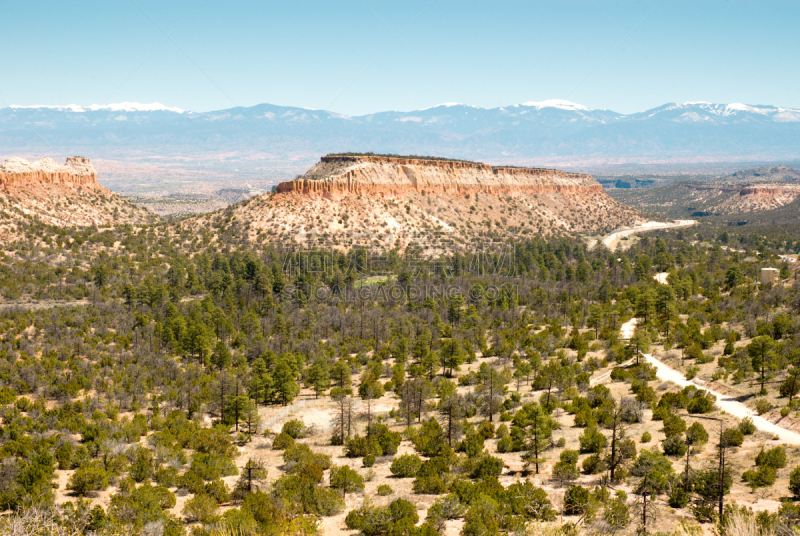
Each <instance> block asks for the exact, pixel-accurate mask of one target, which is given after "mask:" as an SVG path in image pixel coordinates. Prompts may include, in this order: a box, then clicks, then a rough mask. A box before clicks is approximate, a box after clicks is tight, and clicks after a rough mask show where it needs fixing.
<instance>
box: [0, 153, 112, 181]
mask: <svg viewBox="0 0 800 536" xmlns="http://www.w3.org/2000/svg"><path fill="white" fill-rule="evenodd" d="M35 184H43V185H47V184H59V185H63V186H70V187H73V188H77V187H82V188H96V187H98V186H99V184H98V182H97V172H96V171H95V169H94V166H92V163H91V162H90V161H89V159H88V158H83V157H81V156H73V157H70V158H67V162H66V163H65V164H64V165H61V164H56V163H55V162H54V161H53V160H52V159H50V158H42V159H41V160H37V161H36V162H32V163H31V162H28V161H27V160H23V159H22V158H9V159H8V160H6V161H5V162H3V163H2V164H0V187H3V188H13V187H14V186H25V185H35Z"/></svg>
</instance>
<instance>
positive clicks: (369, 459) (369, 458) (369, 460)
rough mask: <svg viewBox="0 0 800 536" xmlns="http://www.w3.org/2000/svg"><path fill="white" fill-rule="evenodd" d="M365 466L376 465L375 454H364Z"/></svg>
mask: <svg viewBox="0 0 800 536" xmlns="http://www.w3.org/2000/svg"><path fill="white" fill-rule="evenodd" d="M363 463H364V467H372V466H373V465H375V455H374V454H367V455H366V456H364V461H363Z"/></svg>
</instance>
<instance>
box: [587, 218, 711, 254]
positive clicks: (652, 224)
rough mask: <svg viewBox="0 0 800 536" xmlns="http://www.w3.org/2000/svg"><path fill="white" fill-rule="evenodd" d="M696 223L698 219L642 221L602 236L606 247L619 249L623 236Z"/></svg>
mask: <svg viewBox="0 0 800 536" xmlns="http://www.w3.org/2000/svg"><path fill="white" fill-rule="evenodd" d="M695 223H697V221H696V220H675V221H674V222H672V223H668V222H661V221H648V222H645V223H640V224H639V225H634V226H633V227H628V228H625V229H618V230H616V231H613V232H611V233H608V234H607V235H606V236H604V237H603V238H602V240H601V242H602V243H603V245H604V246H605V247H607V248H608V249H610V250H612V251H613V250H615V249H617V246H619V241H620V239H621V238H623V237H626V236H630V235H632V234H636V233H641V232H645V231H655V230H658V229H674V228H677V227H690V226H692V225H694V224H695Z"/></svg>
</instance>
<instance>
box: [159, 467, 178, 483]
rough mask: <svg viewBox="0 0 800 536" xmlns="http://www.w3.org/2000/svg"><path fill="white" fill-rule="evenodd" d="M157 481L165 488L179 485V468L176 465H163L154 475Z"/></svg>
mask: <svg viewBox="0 0 800 536" xmlns="http://www.w3.org/2000/svg"><path fill="white" fill-rule="evenodd" d="M154 479H155V481H156V483H157V484H158V485H159V486H164V487H165V488H174V487H175V486H177V485H178V470H177V469H176V468H174V467H161V468H159V469H158V470H157V471H156V473H155V476H154Z"/></svg>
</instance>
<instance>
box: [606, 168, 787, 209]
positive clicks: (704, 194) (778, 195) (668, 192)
mask: <svg viewBox="0 0 800 536" xmlns="http://www.w3.org/2000/svg"><path fill="white" fill-rule="evenodd" d="M610 193H611V195H613V196H614V197H615V198H616V199H619V200H620V201H622V202H624V203H627V204H630V205H633V206H635V207H637V208H641V209H643V210H648V211H653V212H656V213H662V214H666V215H668V216H670V217H675V218H681V217H702V216H727V215H731V216H732V215H744V214H752V213H757V212H765V211H772V210H776V209H779V208H781V207H784V206H786V205H789V204H790V203H792V202H793V201H795V200H796V199H798V198H800V171H797V170H795V169H791V168H788V167H786V166H775V167H771V168H754V169H748V170H743V171H738V172H736V173H734V174H733V175H729V176H726V177H718V178H716V179H714V180H711V181H702V182H677V183H673V184H669V185H666V186H660V187H654V188H639V189H636V190H628V191H626V190H613V191H610Z"/></svg>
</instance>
